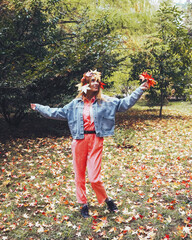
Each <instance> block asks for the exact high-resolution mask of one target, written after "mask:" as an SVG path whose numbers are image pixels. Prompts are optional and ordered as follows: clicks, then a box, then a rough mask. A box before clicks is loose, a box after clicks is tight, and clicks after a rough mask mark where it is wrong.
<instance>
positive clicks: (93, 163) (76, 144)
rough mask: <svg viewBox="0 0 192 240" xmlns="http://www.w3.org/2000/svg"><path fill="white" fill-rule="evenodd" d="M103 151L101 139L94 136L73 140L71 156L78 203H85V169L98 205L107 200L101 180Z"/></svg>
mask: <svg viewBox="0 0 192 240" xmlns="http://www.w3.org/2000/svg"><path fill="white" fill-rule="evenodd" d="M102 151H103V138H100V137H97V136H96V135H95V134H85V138H84V139H80V140H75V139H74V140H73V142H72V154H73V166H74V170H75V184H76V196H77V201H78V203H84V204H86V203H87V198H86V187H85V176H86V167H87V170H88V178H89V181H90V183H91V186H92V188H93V190H94V191H95V193H96V196H97V200H98V202H99V203H103V202H104V201H105V199H106V198H107V193H106V191H105V188H104V185H103V182H102V180H101V175H100V172H101V158H102Z"/></svg>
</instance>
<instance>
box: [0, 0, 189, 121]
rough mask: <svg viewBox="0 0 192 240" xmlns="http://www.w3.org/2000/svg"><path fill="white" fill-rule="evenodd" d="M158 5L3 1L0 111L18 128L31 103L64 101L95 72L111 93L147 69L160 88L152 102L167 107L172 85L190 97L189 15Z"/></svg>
mask: <svg viewBox="0 0 192 240" xmlns="http://www.w3.org/2000/svg"><path fill="white" fill-rule="evenodd" d="M158 2H159V1H148V0H137V1H132V0H121V1H118V2H116V1H112V0H103V1H95V2H92V1H85V0H80V1H78V3H77V2H75V1H73V0H72V1H63V0H38V1H35V0H30V1H23V2H22V3H21V2H19V1H15V0H12V1H9V2H5V1H2V2H1V8H0V48H1V49H0V50H1V51H0V111H1V113H2V114H3V115H4V117H5V119H6V121H8V122H9V124H14V125H18V124H19V123H20V121H21V120H22V118H23V117H24V116H25V114H26V111H27V110H28V109H29V103H30V102H41V103H42V104H54V105H55V104H57V105H63V104H65V103H66V102H68V101H69V100H70V99H71V98H73V97H74V95H76V87H75V85H76V84H77V83H78V82H79V80H80V78H81V76H82V74H83V73H84V72H85V71H87V70H89V69H95V68H96V69H98V70H99V71H101V72H102V74H103V76H102V77H103V78H105V82H106V83H107V87H108V93H110V91H111V94H114V93H115V94H116V93H117V94H118V93H119V94H121V92H122V90H123V91H124V92H125V93H127V92H128V91H129V88H130V87H134V85H137V84H138V81H135V80H136V79H138V75H139V74H140V73H141V72H142V71H143V70H147V71H149V72H150V73H152V74H153V75H154V77H155V78H156V79H157V81H158V83H159V84H158V85H157V87H156V88H155V89H154V90H151V92H150V94H149V96H148V97H149V98H148V99H149V100H152V102H153V103H154V96H155V99H159V100H158V102H156V103H157V104H160V105H161V106H163V102H164V100H165V99H166V97H167V94H168V92H169V91H168V90H169V89H171V88H174V89H175V92H176V94H177V95H182V94H183V93H184V92H185V94H186V92H187V93H188V94H190V86H191V85H190V81H189V75H190V71H191V70H190V68H189V66H190V63H191V53H190V41H189V35H188V34H189V33H190V31H191V30H190V29H191V25H190V21H189V19H190V14H189V12H190V11H188V18H187V17H186V18H184V17H183V13H182V12H181V11H178V9H177V8H176V7H173V6H172V5H170V6H167V5H165V4H164V5H162V6H161V8H160V9H159V10H158V8H159V4H158ZM187 9H190V5H189V6H188V8H187ZM157 10H158V12H157ZM186 27H187V28H188V34H187V31H186V29H187V28H186ZM186 89H187V90H186ZM161 108H162V107H161Z"/></svg>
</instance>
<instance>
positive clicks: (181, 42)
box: [131, 3, 192, 116]
mask: <svg viewBox="0 0 192 240" xmlns="http://www.w3.org/2000/svg"><path fill="white" fill-rule="evenodd" d="M181 14H182V12H181V11H180V10H178V9H177V8H176V7H175V6H174V7H172V6H169V5H167V4H165V3H164V4H162V6H161V7H160V9H159V10H158V14H157V17H156V19H155V22H156V28H157V33H156V35H155V36H154V37H155V38H153V39H150V41H148V42H147V43H146V46H145V49H144V50H143V51H139V52H138V53H136V54H134V55H132V56H131V62H132V64H133V65H132V78H133V79H135V77H136V75H138V74H139V73H141V72H142V71H148V72H149V73H150V74H152V75H153V77H154V78H155V79H156V80H157V83H158V84H157V85H156V86H155V89H157V90H158V91H157V92H156V93H155V92H154V90H151V91H150V92H149V95H148V99H149V100H153V99H154V101H153V102H154V104H157V103H158V105H160V106H161V108H160V116H161V114H162V107H163V105H164V103H165V102H166V98H167V96H168V89H169V87H170V86H171V87H172V88H174V89H175V90H176V92H177V93H180V95H181V94H182V93H183V91H184V88H185V86H186V84H188V83H189V81H190V78H189V75H188V74H187V71H189V70H190V66H191V57H192V56H191V51H190V48H191V41H190V39H189V36H188V34H187V30H186V28H185V27H184V26H183V23H182V18H181V16H182V15H181ZM151 40H152V41H151ZM157 101H158V102H157Z"/></svg>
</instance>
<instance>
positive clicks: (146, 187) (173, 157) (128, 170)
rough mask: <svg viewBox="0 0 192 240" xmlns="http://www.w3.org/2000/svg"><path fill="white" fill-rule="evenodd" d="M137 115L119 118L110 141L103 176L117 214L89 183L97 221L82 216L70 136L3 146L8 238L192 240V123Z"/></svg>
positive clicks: (2, 224) (1, 213) (1, 215)
mask: <svg viewBox="0 0 192 240" xmlns="http://www.w3.org/2000/svg"><path fill="white" fill-rule="evenodd" d="M135 114H138V112H137V111H135V112H134V111H132V112H131V113H130V115H129V116H128V117H127V115H128V114H119V115H118V116H117V123H118V124H117V126H116V131H117V132H118V134H119V136H118V137H117V138H113V137H109V138H106V139H105V143H104V152H103V163H102V175H103V180H104V183H105V187H106V190H107V192H108V194H109V196H111V197H112V198H113V199H114V200H115V201H116V203H117V205H118V208H119V211H118V212H117V213H116V214H111V213H109V212H108V210H107V208H106V206H105V205H101V206H98V203H97V200H96V198H95V195H94V194H93V191H92V189H91V187H90V184H89V181H88V179H87V195H88V198H89V202H90V214H91V218H89V219H86V220H84V219H82V218H81V217H80V214H79V205H78V204H77V203H76V196H75V183H74V172H73V167H72V153H71V148H70V147H71V138H69V137H45V138H36V139H24V138H23V139H22V138H20V139H19V138H17V139H12V140H10V141H7V142H6V143H2V144H1V148H2V149H1V150H0V152H1V170H0V171H1V174H0V183H1V193H0V201H1V209H0V219H1V220H0V230H1V232H0V236H1V238H2V239H43V238H46V239H61V238H63V239H64V238H65V239H192V231H191V230H192V191H191V190H192V168H191V163H192V150H191V146H192V138H191V135H192V118H191V117H190V115H186V116H185V115H182V116H181V115H179V114H175V113H174V112H170V111H167V112H166V113H165V118H163V119H161V120H159V119H158V118H157V117H154V116H152V117H151V116H150V112H147V111H146V112H143V116H145V117H143V116H140V117H136V115H135ZM119 119H120V120H119ZM126 129H129V131H128V132H127V134H129V133H130V129H132V130H133V132H134V134H133V135H134V136H132V138H129V137H128V136H126ZM122 137H124V138H125V140H126V139H128V138H129V142H128V144H130V145H131V146H132V147H127V148H126V147H125V146H121V144H119V142H118V141H119V139H121V138H122ZM125 140H124V141H122V143H123V144H127V142H126V141H125Z"/></svg>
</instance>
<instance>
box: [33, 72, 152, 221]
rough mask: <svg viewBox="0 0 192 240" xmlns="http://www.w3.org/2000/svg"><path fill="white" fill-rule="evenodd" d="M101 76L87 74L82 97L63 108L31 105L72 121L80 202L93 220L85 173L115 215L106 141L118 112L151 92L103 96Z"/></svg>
mask: <svg viewBox="0 0 192 240" xmlns="http://www.w3.org/2000/svg"><path fill="white" fill-rule="evenodd" d="M103 85H104V84H103V83H102V82H101V73H100V72H97V71H89V72H86V73H84V75H83V78H82V79H81V83H80V84H79V85H78V88H79V94H78V96H77V97H76V98H75V99H74V100H72V101H71V102H70V103H69V104H67V105H65V106H64V107H63V108H50V107H48V106H43V105H40V104H31V108H32V109H33V110H36V111H38V112H39V113H40V114H41V115H43V116H44V117H46V118H51V119H58V120H68V125H69V129H70V132H71V135H72V137H73V141H72V155H73V167H74V171H75V184H76V196H77V201H78V203H80V204H81V205H82V207H81V215H82V216H83V217H84V218H87V217H89V211H88V203H87V197H86V187H85V173H86V168H87V170H88V178H89V181H90V183H91V186H92V188H93V190H94V192H95V194H96V196H97V200H98V202H99V203H100V204H101V203H103V202H106V204H107V206H108V209H109V210H110V211H111V212H116V211H117V206H116V204H115V203H114V201H113V200H112V199H111V198H109V196H108V195H107V193H106V190H105V187H104V184H103V182H102V179H101V174H100V173H101V160H102V151H103V138H104V137H107V136H111V135H113V134H114V128H115V114H116V112H122V111H126V110H128V109H129V108H131V107H132V106H133V105H134V104H135V103H136V102H137V100H138V99H139V98H140V97H141V95H142V94H143V91H144V90H146V89H148V84H147V82H145V83H143V84H142V85H141V86H140V87H139V88H137V89H136V90H135V91H134V92H133V93H132V94H131V95H130V96H128V97H125V98H122V99H117V98H114V97H109V96H105V95H102V94H101V89H102V88H103Z"/></svg>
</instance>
